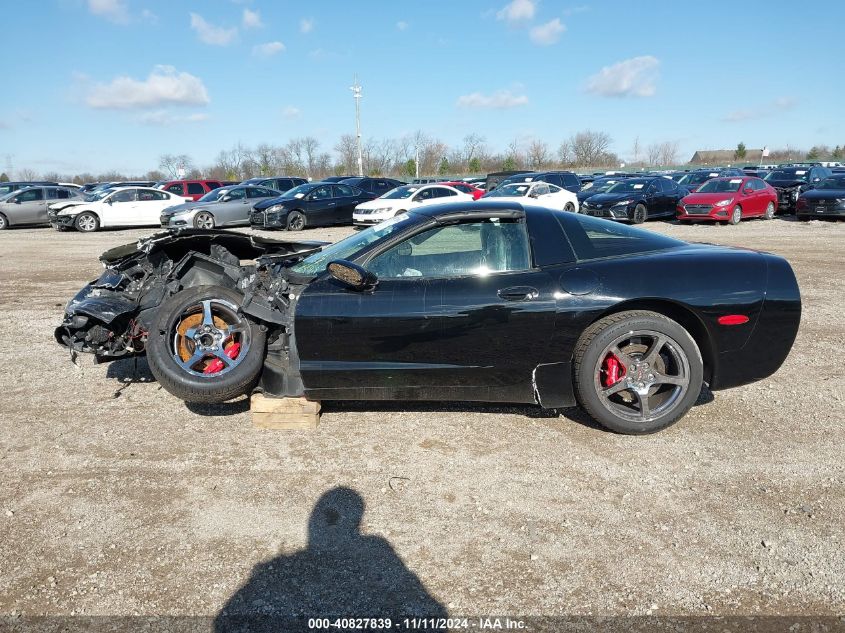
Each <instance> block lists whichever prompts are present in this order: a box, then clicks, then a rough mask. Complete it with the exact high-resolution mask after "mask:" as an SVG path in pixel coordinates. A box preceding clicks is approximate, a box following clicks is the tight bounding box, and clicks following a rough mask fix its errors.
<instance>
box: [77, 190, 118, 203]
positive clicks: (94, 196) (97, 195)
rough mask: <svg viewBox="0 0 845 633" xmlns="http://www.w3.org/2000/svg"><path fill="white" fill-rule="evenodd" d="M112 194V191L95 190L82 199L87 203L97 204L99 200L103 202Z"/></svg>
mask: <svg viewBox="0 0 845 633" xmlns="http://www.w3.org/2000/svg"><path fill="white" fill-rule="evenodd" d="M111 192H112V190H111V189H95V190H94V191H92V192H91V193H88V194H85V195H84V196H82V199H83V200H85V202H96V201H97V200H102V199H103V198H105V197H106V196H107V195H109V194H110V193H111Z"/></svg>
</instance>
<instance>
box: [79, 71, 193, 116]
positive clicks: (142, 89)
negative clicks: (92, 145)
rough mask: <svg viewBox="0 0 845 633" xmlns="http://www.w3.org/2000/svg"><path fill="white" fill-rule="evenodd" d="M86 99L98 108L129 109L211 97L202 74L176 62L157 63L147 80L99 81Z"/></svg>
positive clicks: (186, 102) (130, 78)
mask: <svg viewBox="0 0 845 633" xmlns="http://www.w3.org/2000/svg"><path fill="white" fill-rule="evenodd" d="M85 102H86V103H87V104H88V106H89V107H92V108H97V109H113V110H129V109H133V108H153V107H156V106H162V105H167V104H173V105H205V104H207V103H208V102H209V98H208V91H207V90H206V88H205V85H204V84H203V82H202V80H201V79H200V78H199V77H194V76H193V75H191V74H189V73H186V72H179V71H177V70H176V69H175V68H174V67H173V66H156V67H154V68H153V70H152V72H151V73H150V74H149V76H148V77H147V78H146V79H144V80H138V79H133V78H132V77H116V78H115V79H113V80H112V81H110V82H109V83H106V84H96V85H95V86H93V88H92V89H91V90H90V91H89V92H88V95H87V97H86V99H85Z"/></svg>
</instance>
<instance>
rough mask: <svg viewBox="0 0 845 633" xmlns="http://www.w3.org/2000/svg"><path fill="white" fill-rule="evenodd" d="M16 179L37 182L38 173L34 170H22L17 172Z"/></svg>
mask: <svg viewBox="0 0 845 633" xmlns="http://www.w3.org/2000/svg"><path fill="white" fill-rule="evenodd" d="M18 178H20V179H21V180H38V172H37V171H35V170H34V169H29V168H28V167H27V168H24V169H19V170H18Z"/></svg>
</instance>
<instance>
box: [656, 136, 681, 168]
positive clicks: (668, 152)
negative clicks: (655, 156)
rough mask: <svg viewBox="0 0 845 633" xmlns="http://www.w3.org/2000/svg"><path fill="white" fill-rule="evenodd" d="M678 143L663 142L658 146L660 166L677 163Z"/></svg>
mask: <svg viewBox="0 0 845 633" xmlns="http://www.w3.org/2000/svg"><path fill="white" fill-rule="evenodd" d="M678 145H679V144H678V141H664V142H663V143H661V144H660V164H661V165H665V166H670V165H676V164H677V163H678Z"/></svg>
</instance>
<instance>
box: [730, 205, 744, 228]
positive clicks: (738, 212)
mask: <svg viewBox="0 0 845 633" xmlns="http://www.w3.org/2000/svg"><path fill="white" fill-rule="evenodd" d="M740 220H742V207H741V206H739V205H736V206H735V207H734V208H733V211H731V218H730V220H728V222H729V223H730V224H733V225H737V224H739V222H740Z"/></svg>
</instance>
